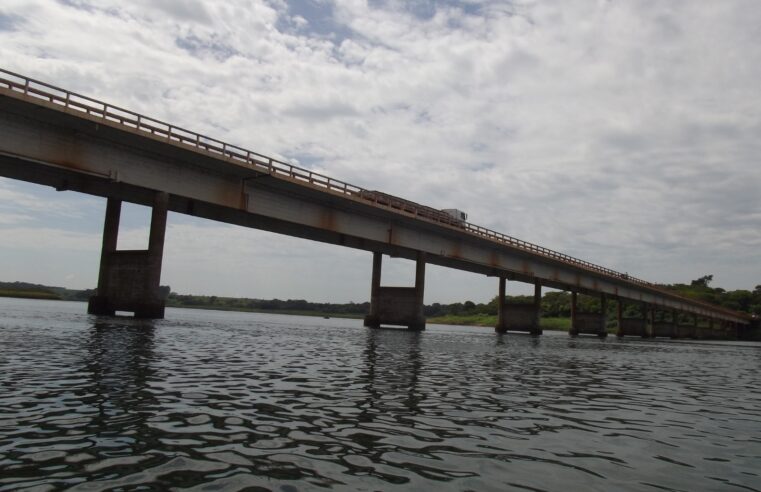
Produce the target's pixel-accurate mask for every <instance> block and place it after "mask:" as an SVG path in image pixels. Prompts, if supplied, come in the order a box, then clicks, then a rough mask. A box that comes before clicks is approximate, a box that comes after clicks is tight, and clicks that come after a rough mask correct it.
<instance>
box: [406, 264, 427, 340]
mask: <svg viewBox="0 0 761 492" xmlns="http://www.w3.org/2000/svg"><path fill="white" fill-rule="evenodd" d="M425 260H426V258H425V253H423V252H422V251H418V254H417V260H416V262H415V294H416V295H415V302H416V303H417V306H416V307H417V317H416V319H415V320H414V322H413V323H411V324H410V325H409V326H408V328H409V329H410V330H425V313H424V312H423V308H424V306H425V304H424V299H425Z"/></svg>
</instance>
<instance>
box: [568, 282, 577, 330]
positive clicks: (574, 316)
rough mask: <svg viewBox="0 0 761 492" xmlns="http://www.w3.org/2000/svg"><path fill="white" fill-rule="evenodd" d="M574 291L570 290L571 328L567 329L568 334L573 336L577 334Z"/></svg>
mask: <svg viewBox="0 0 761 492" xmlns="http://www.w3.org/2000/svg"><path fill="white" fill-rule="evenodd" d="M576 297H577V294H576V292H575V291H574V292H571V329H570V330H568V334H569V335H571V336H573V337H575V336H577V335H578V334H579V330H578V326H577V324H576V307H577V306H576V301H577V299H576Z"/></svg>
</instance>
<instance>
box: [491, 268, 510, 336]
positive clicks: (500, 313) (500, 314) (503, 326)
mask: <svg viewBox="0 0 761 492" xmlns="http://www.w3.org/2000/svg"><path fill="white" fill-rule="evenodd" d="M506 283H507V279H506V278H505V277H503V276H501V275H500V277H499V293H498V294H497V326H495V327H494V331H496V332H497V333H507V319H506V316H505V290H506V285H505V284H506Z"/></svg>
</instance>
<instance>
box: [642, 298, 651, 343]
mask: <svg viewBox="0 0 761 492" xmlns="http://www.w3.org/2000/svg"><path fill="white" fill-rule="evenodd" d="M650 314H651V311H650V307H649V306H648V305H647V303H644V302H643V303H642V320H643V321H644V323H643V324H644V329H643V330H642V338H650V336H651V333H652V331H651V329H652V324H651V323H650Z"/></svg>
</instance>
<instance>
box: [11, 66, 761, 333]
mask: <svg viewBox="0 0 761 492" xmlns="http://www.w3.org/2000/svg"><path fill="white" fill-rule="evenodd" d="M0 175H2V176H6V177H10V178H14V179H20V180H24V181H29V182H32V183H38V184H42V185H48V186H52V187H55V188H56V189H57V190H73V191H78V192H81V193H88V194H91V195H97V196H102V197H105V198H107V199H108V202H107V207H106V217H105V224H104V231H103V249H102V253H101V262H100V274H99V279H98V288H97V294H96V295H95V296H93V298H92V299H91V300H90V303H89V308H88V310H89V312H90V313H93V314H113V313H114V312H115V311H130V312H134V313H135V316H138V317H148V318H161V317H163V315H164V305H165V300H164V299H163V298H162V296H161V295H160V293H159V281H160V277H161V262H162V258H163V249H164V233H165V229H166V216H167V211H169V210H171V211H174V212H179V213H183V214H188V215H194V216H197V217H203V218H206V219H211V220H217V221H221V222H227V223H230V224H237V225H242V226H246V227H253V228H256V229H262V230H267V231H272V232H276V233H280V234H287V235H290V236H296V237H301V238H305V239H311V240H315V241H321V242H325V243H331V244H337V245H341V246H346V247H350V248H356V249H362V250H366V251H369V252H372V253H373V255H372V264H373V273H372V285H371V308H370V312H369V313H368V315H367V317H366V318H365V324H366V325H367V326H370V327H378V326H380V325H382V324H393V325H402V326H407V327H408V328H410V329H424V327H425V318H424V315H423V293H424V289H425V265H426V264H428V263H431V264H436V265H442V266H445V267H450V268H457V269H460V270H466V271H469V272H473V273H477V274H481V275H488V276H493V277H495V278H497V279H498V282H497V290H498V293H499V298H500V300H501V302H500V303H499V321H498V323H497V327H496V330H497V331H498V332H506V331H507V330H518V331H527V332H531V333H535V334H538V333H540V329H539V315H540V302H539V300H540V298H541V289H542V286H545V287H550V288H557V289H563V290H568V291H571V292H572V293H573V295H572V300H573V301H572V329H571V334H572V335H577V334H593V335H598V336H605V334H606V325H607V318H606V316H605V312H606V306H607V302H608V301H609V300H611V301H617V303H618V312H619V316H618V318H619V320H618V326H619V331H618V334H619V335H621V336H625V335H635V336H671V337H679V336H694V337H699V336H703V337H716V338H724V337H735V336H737V335H738V333H740V332H742V331H743V330H746V329H747V328H748V327H749V325H750V323H751V321H752V320H751V318H750V317H749V316H748V315H745V314H743V313H738V312H734V311H731V310H728V309H724V308H721V307H718V306H713V305H709V304H706V303H703V302H699V301H696V300H692V299H687V298H684V297H680V296H679V295H677V294H675V293H673V292H670V291H668V290H665V289H663V288H661V287H659V286H657V285H654V284H651V283H649V282H646V281H644V280H640V279H636V278H634V277H631V276H629V275H627V274H622V273H618V272H615V271H613V270H611V269H608V268H604V267H601V266H598V265H595V264H592V263H589V262H587V261H583V260H579V259H576V258H572V257H570V256H568V255H564V254H562V253H559V252H556V251H552V250H550V249H547V248H544V247H541V246H538V245H535V244H531V243H528V242H526V241H521V240H519V239H516V238H513V237H510V236H507V235H505V234H501V233H499V232H495V231H492V230H489V229H486V228H483V227H480V226H477V225H474V224H470V223H468V222H465V221H463V220H460V219H459V218H456V217H453V216H452V215H450V214H448V213H445V212H442V211H440V210H436V209H434V208H431V207H427V206H424V205H420V204H417V203H414V202H411V201H409V200H405V199H402V198H398V197H395V196H391V195H387V194H385V193H382V192H379V191H373V190H367V189H363V188H361V187H358V186H354V185H351V184H349V183H345V182H343V181H339V180H337V179H333V178H330V177H328V176H324V175H321V174H318V173H315V172H312V171H310V170H308V169H302V168H299V167H296V166H292V165H290V164H288V163H286V162H283V161H279V160H277V159H273V158H271V157H267V156H265V155H262V154H259V153H256V152H253V151H250V150H246V149H243V148H241V147H237V146H235V145H231V144H228V143H225V142H222V141H219V140H216V139H213V138H210V137H206V136H204V135H200V134H198V133H195V132H192V131H189V130H185V129H183V128H179V127H177V126H174V125H171V124H169V123H165V122H162V121H159V120H156V119H153V118H150V117H147V116H144V115H140V114H137V113H135V112H132V111H129V110H126V109H123V108H119V107H116V106H113V105H110V104H108V103H106V102H102V101H98V100H95V99H92V98H89V97H86V96H82V95H79V94H75V93H73V92H70V91H67V90H64V89H60V88H57V87H54V86H52V85H49V84H46V83H44V82H40V81H36V80H32V79H29V78H27V77H24V76H22V75H18V74H15V73H12V72H8V71H5V70H0ZM122 201H128V202H133V203H137V204H142V205H147V206H150V207H152V210H153V212H152V219H151V225H150V228H151V229H150V240H149V247H148V249H147V250H141V251H134V250H133V251H120V250H117V248H116V244H117V234H118V230H119V215H120V210H121V203H122ZM384 254H385V255H389V256H394V257H401V258H408V259H411V260H415V262H416V279H415V285H414V286H410V287H387V286H383V285H382V283H381V266H382V255H384ZM508 279H509V280H511V281H519V282H528V283H531V284H533V285H534V287H535V288H534V291H535V297H534V301H533V302H531V303H528V304H525V305H514V304H509V305H507V304H505V291H506V281H507V280H508ZM579 294H581V295H589V296H596V297H599V298H600V299H601V301H602V302H601V304H602V310H601V311H598V312H594V313H582V312H579V311H578V309H577V308H576V299H577V296H578V295H579ZM625 303H635V304H638V305H640V306H641V312H642V316H640V317H638V318H636V319H623V317H622V315H621V313H622V306H623V305H624V304H625ZM661 312H666V313H668V314H669V316H670V317H668V319H669V320H670V321H664V317H663V316H661V317H660V321H659V322H656V321H655V320H656V315H657V314H658V313H661ZM685 320H688V323H687V324H685ZM690 320H691V321H690Z"/></svg>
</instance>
